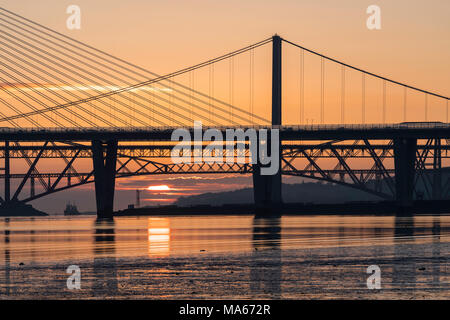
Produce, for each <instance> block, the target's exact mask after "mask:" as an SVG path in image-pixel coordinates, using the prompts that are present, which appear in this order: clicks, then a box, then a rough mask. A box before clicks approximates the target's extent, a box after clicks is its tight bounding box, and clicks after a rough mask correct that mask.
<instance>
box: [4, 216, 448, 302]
mask: <svg viewBox="0 0 450 320" xmlns="http://www.w3.org/2000/svg"><path fill="white" fill-rule="evenodd" d="M449 240H450V216H416V217H391V216H387V217H386V216H385V217H373V216H285V217H282V218H266V219H264V218H254V217H253V216H177V217H119V218H115V220H114V221H113V222H111V221H96V219H95V217H93V216H78V217H42V218H41V217H39V218H9V219H8V218H2V219H0V254H1V256H0V298H63V297H68V298H71V297H73V298H98V297H114V298H123V297H125V298H234V297H235V298H380V297H381V298H428V297H432V298H449V289H450V287H449V283H450V264H449V261H450V260H449V252H450V250H449V244H450V241H449ZM373 264H376V265H379V266H380V268H381V270H382V284H383V288H382V290H378V291H373V290H368V289H367V286H366V279H367V277H368V276H369V275H368V274H367V272H366V269H367V267H368V266H369V265H373ZM69 265H79V266H80V268H81V270H82V289H81V290H69V289H67V287H66V279H67V277H68V275H67V274H66V272H65V271H66V268H67V266H69Z"/></svg>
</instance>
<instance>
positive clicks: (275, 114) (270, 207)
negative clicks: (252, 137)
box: [253, 35, 282, 215]
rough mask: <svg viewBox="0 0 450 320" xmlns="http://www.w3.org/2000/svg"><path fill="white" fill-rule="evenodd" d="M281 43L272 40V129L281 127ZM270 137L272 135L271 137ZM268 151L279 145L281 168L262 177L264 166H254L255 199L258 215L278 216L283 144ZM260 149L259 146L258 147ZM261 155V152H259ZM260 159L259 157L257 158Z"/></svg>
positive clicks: (277, 38) (280, 200)
mask: <svg viewBox="0 0 450 320" xmlns="http://www.w3.org/2000/svg"><path fill="white" fill-rule="evenodd" d="M281 43H282V39H281V37H280V36H278V35H274V36H273V38H272V46H273V47H272V127H273V126H279V125H281V75H282V74H281V70H282V69H281V67H282V66H281V59H282V54H281ZM269 136H270V135H269ZM267 143H268V144H269V146H268V148H267V150H271V148H270V144H271V143H278V144H279V148H278V150H280V152H279V155H278V157H279V164H280V168H279V169H278V172H277V173H276V174H274V175H261V167H262V164H261V163H259V161H258V163H257V164H254V165H253V197H254V203H255V209H256V213H257V214H263V215H264V214H278V213H279V210H278V209H280V207H281V204H282V198H281V185H282V182H281V142H280V141H270V140H268V141H267ZM258 147H259V146H258ZM258 153H259V150H258ZM257 158H258V159H259V157H257Z"/></svg>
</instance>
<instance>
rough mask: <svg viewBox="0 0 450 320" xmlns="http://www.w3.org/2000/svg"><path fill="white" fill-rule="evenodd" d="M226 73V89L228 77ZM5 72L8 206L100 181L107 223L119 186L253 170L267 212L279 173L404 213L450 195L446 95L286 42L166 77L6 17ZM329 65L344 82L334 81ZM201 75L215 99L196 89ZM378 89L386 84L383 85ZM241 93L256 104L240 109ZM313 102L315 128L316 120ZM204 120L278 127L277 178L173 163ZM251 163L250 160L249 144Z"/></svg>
mask: <svg viewBox="0 0 450 320" xmlns="http://www.w3.org/2000/svg"><path fill="white" fill-rule="evenodd" d="M285 46H286V47H287V48H290V50H294V51H292V52H294V55H296V56H297V57H298V62H299V63H298V66H299V68H298V76H299V77H298V85H297V86H296V89H295V91H296V92H295V93H294V94H293V95H294V96H296V97H298V101H297V102H298V113H299V117H298V119H296V120H292V119H291V118H292V117H291V115H292V111H290V113H289V115H287V116H286V115H284V114H283V112H282V111H283V110H284V107H283V106H284V105H285V104H284V99H283V102H282V97H284V96H285V94H284V91H283V86H284V84H285V83H286V84H288V87H290V88H292V87H293V86H292V85H291V83H290V82H289V81H292V80H290V78H289V79H288V80H287V81H285V80H284V77H283V70H284V69H283V48H284V47H285ZM262 49H264V50H265V49H269V50H270V51H269V52H270V54H271V59H269V60H268V61H263V65H269V66H270V69H271V72H270V81H269V89H270V90H269V91H270V92H271V99H269V100H270V101H265V102H266V104H267V105H268V108H266V109H264V108H262V107H261V108H260V106H261V105H263V104H264V102H262V101H261V98H260V97H264V96H265V95H264V92H259V91H257V90H255V88H256V86H257V85H258V81H259V79H260V77H259V74H258V73H257V71H256V67H255V65H256V63H255V60H256V59H255V53H256V52H257V51H258V50H262ZM243 56H244V59H245V61H246V62H247V64H248V65H247V68H246V69H245V72H246V73H247V74H248V85H247V86H246V88H248V90H247V91H246V92H243V89H242V88H243V86H241V85H238V84H237V83H236V82H237V81H238V80H237V78H239V79H241V78H242V77H241V76H239V74H238V71H239V68H240V67H239V65H242V63H240V64H238V63H237V62H238V61H240V60H239V59H240V58H241V57H243ZM307 57H310V58H311V57H312V58H315V59H317V61H318V62H319V63H318V66H319V70H318V72H317V74H314V75H312V78H313V79H315V80H318V81H317V83H318V84H319V86H317V88H316V87H314V88H310V89H308V88H306V87H307V85H308V84H310V83H312V82H313V81H312V80H311V81H310V82H308V74H307V72H306V71H305V70H307V68H306V67H305V61H307ZM224 65H225V69H226V71H227V72H226V77H225V78H226V79H223V77H222V76H221V75H220V74H219V70H220V66H222V67H223V66H224ZM0 66H1V69H0V106H1V108H0V141H2V144H1V145H0V158H1V159H2V161H3V165H2V166H1V171H0V178H1V179H2V180H3V181H4V183H3V188H4V190H3V196H2V197H1V198H0V204H1V206H2V207H4V208H10V207H13V206H16V205H18V204H21V203H27V202H30V201H32V200H35V199H38V198H41V197H44V196H46V195H49V194H52V193H55V192H58V191H62V190H66V189H70V188H73V187H77V186H80V185H83V184H87V183H94V186H95V194H96V201H97V212H98V215H99V216H100V217H109V216H111V215H112V212H113V199H114V191H115V190H114V185H115V179H116V178H122V177H131V176H139V175H154V174H214V173H233V174H251V175H252V176H253V181H254V199H255V204H256V206H257V207H260V208H263V207H265V208H277V207H278V206H279V205H280V204H281V203H282V197H281V177H282V175H291V176H298V177H304V178H310V179H316V180H321V181H327V182H331V183H336V184H341V185H346V186H349V187H352V188H356V189H359V190H363V191H366V192H369V193H372V194H375V195H377V196H379V197H380V198H382V199H395V200H396V201H397V203H398V205H399V206H402V207H405V206H410V205H411V204H412V201H413V200H414V199H435V200H441V199H448V198H449V197H450V175H449V171H448V169H447V165H446V164H447V162H448V158H449V156H448V151H449V148H450V124H449V123H448V99H449V98H448V97H446V96H443V95H439V94H436V93H433V92H429V91H426V90H422V89H419V88H415V87H412V86H410V85H407V84H404V83H401V82H398V81H394V80H392V79H388V78H386V77H383V76H379V75H377V74H374V73H371V72H368V71H365V70H362V69H360V68H356V67H354V66H351V65H349V64H346V63H343V62H340V61H338V60H335V59H332V58H329V57H327V56H324V55H322V54H319V53H317V52H315V51H312V50H309V49H306V48H304V47H302V46H300V45H298V44H295V43H293V42H290V41H288V40H285V39H283V38H281V37H280V36H278V35H275V36H273V37H271V38H268V39H266V40H263V41H260V42H258V43H256V44H253V45H250V46H247V47H245V48H242V49H240V50H236V51H233V52H231V53H228V54H226V55H223V56H220V57H218V58H215V59H211V60H208V61H206V62H203V63H200V64H198V65H195V66H192V67H189V68H185V69H182V70H179V71H176V72H173V73H170V74H167V75H163V76H161V75H158V74H155V73H153V72H150V71H147V70H145V69H143V68H140V67H138V66H136V65H133V64H131V63H129V62H126V61H124V60H122V59H119V58H116V57H114V56H112V55H110V54H108V53H106V52H103V51H100V50H98V49H96V48H94V47H92V46H89V45H86V44H84V43H82V42H80V41H77V40H74V39H72V38H69V37H67V36H65V35H63V34H61V33H58V32H56V31H54V30H51V29H49V28H47V27H45V26H43V25H41V24H39V23H36V22H34V21H31V20H29V19H27V18H25V17H22V16H20V15H18V14H16V13H13V12H11V11H8V10H6V9H3V8H0ZM332 68H335V69H336V70H337V72H334V73H333V72H331V71H330V72H329V73H327V72H328V70H331V69H332ZM222 69H223V68H222ZM336 70H335V71H336ZM202 72H203V74H204V75H206V76H205V78H206V79H207V82H205V85H204V87H205V88H206V89H205V90H201V89H199V87H200V85H198V84H196V81H197V82H200V80H199V79H200V74H201V73H202ZM255 74H256V76H255ZM336 74H337V79H338V81H337V83H338V85H337V90H335V92H334V96H336V97H338V98H339V103H338V104H335V103H331V101H330V100H331V99H330V97H329V95H327V92H328V91H330V90H331V91H333V89H331V88H330V85H329V81H328V79H329V78H336V77H333V75H334V76H335V75H336ZM183 77H184V78H183ZM196 77H197V78H196ZM182 79H185V80H187V83H184V82H183V81H182ZM241 80H242V79H241ZM371 81H372V82H376V83H377V85H379V87H377V86H375V89H374V85H370V83H371ZM354 82H357V83H358V86H357V87H358V90H356V89H354V88H355V87H356V86H355V85H353V83H354ZM223 87H226V88H225V89H224V88H223ZM377 88H378V89H380V90H378V89H377ZM266 89H267V87H266ZM327 90H328V91H327ZM266 91H267V90H266ZM313 94H316V95H317V97H315V98H314V97H311V95H313ZM244 95H245V96H246V97H247V98H248V99H247V100H246V102H245V103H244V104H243V103H242V96H244ZM355 96H356V97H358V99H356V100H358V101H357V102H355V101H354V100H355V99H354V97H355ZM375 100H376V101H379V108H378V111H379V115H378V116H379V117H378V118H377V119H379V121H378V122H379V123H378V124H377V123H371V121H367V119H368V118H370V119H372V118H373V106H371V105H370V104H371V103H372V102H373V101H375ZM392 101H394V102H392ZM393 103H394V104H395V107H396V110H397V112H398V113H400V114H401V115H402V119H401V121H397V122H395V123H392V122H389V121H388V118H389V113H390V110H391V109H392V104H393ZM289 104H290V105H291V107H292V103H291V102H289ZM243 105H245V106H243ZM309 105H313V109H314V112H316V119H318V121H317V123H316V124H313V122H312V119H313V118H312V117H311V118H309V119H308V118H307V112H308V106H309ZM336 107H337V108H338V109H339V110H338V114H340V119H341V121H340V124H328V123H327V113H328V112H331V113H332V112H333V111H332V110H331V111H330V109H335V108H336ZM260 109H264V110H260ZM410 109H411V110H412V112H414V113H417V112H418V111H417V110H419V111H420V112H421V113H422V112H423V113H422V114H423V116H421V119H414V120H418V121H406V120H408V110H410ZM436 109H437V110H438V111H436ZM399 110H400V111H399ZM356 112H357V113H358V114H359V116H360V121H359V123H348V121H347V119H348V118H349V116H348V114H349V113H356ZM433 112H434V113H435V114H436V113H437V114H438V115H439V116H438V119H437V120H439V121H430V120H436V119H432V117H431V116H432V114H433ZM267 115H270V117H269V119H268V118H267ZM285 118H287V119H288V120H289V121H286V122H289V123H284V121H283V119H285ZM444 119H445V120H444ZM194 120H200V121H202V122H203V123H204V127H203V130H206V129H208V128H216V129H218V130H220V131H222V132H224V131H225V130H226V129H227V128H242V129H244V130H246V129H250V128H254V129H268V130H271V129H274V128H276V129H279V130H280V147H281V148H280V150H281V152H280V161H281V167H280V170H279V172H278V173H277V174H275V175H273V176H263V175H261V174H260V168H261V164H259V163H257V164H250V163H248V162H247V163H226V162H225V163H211V162H207V161H204V162H200V163H192V164H175V163H173V162H171V159H170V155H171V150H172V147H173V145H174V142H173V141H172V140H171V135H172V132H173V130H174V129H178V128H180V127H181V128H186V129H188V130H191V131H192V130H193V127H192V124H193V122H194ZM309 120H310V121H309ZM308 122H309V123H308ZM238 142H239V141H233V143H238ZM247 146H248V144H247ZM202 152H203V155H204V157H205V158H208V156H211V154H208V150H206V149H203V151H202ZM229 152H233V153H234V151H229V150H228V149H226V148H224V151H223V153H222V154H219V155H217V154H215V156H219V157H223V158H224V157H226V156H227V155H228V154H227V153H229ZM245 156H246V158H247V159H248V158H249V157H250V150H249V148H247V149H246V154H245ZM85 159H89V160H85ZM19 162H21V163H22V164H21V165H19V164H18V163H19ZM57 162H58V164H57ZM49 163H50V165H49Z"/></svg>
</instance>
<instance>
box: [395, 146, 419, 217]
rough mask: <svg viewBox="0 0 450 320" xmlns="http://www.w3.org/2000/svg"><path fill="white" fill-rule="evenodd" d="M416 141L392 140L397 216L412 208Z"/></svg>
mask: <svg viewBox="0 0 450 320" xmlns="http://www.w3.org/2000/svg"><path fill="white" fill-rule="evenodd" d="M416 149H417V139H412V138H396V139H394V166H395V169H394V170H395V200H396V204H397V209H398V213H399V214H407V213H408V212H409V211H410V209H411V208H412V206H413V192H414V178H415V161H416Z"/></svg>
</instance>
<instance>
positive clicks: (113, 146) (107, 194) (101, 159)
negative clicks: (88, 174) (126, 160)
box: [92, 140, 117, 219]
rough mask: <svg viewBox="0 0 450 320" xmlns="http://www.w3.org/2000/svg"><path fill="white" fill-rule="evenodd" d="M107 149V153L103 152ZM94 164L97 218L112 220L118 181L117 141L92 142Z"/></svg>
mask: <svg viewBox="0 0 450 320" xmlns="http://www.w3.org/2000/svg"><path fill="white" fill-rule="evenodd" d="M104 148H106V153H104V152H103V150H104ZM92 159H93V164H94V178H95V200H96V203H97V218H99V219H112V217H113V208H114V189H115V180H116V161H117V140H109V141H106V142H103V141H99V140H94V141H92Z"/></svg>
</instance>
